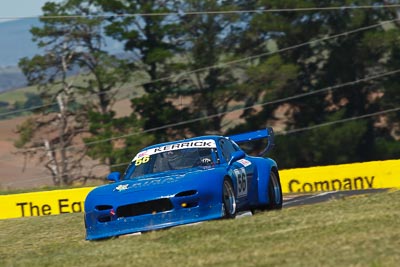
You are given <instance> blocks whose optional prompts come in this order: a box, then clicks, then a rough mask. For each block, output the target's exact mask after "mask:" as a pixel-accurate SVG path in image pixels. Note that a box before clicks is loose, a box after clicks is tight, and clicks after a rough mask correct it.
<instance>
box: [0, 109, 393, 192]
mask: <svg viewBox="0 0 400 267" xmlns="http://www.w3.org/2000/svg"><path fill="white" fill-rule="evenodd" d="M396 111H400V107H395V108H391V109H386V110H382V111H378V112H373V113H368V114H364V115H360V116H354V117H350V118H345V119H340V120H335V121H330V122H325V123H321V124H316V125H313V126H308V127H302V128H297V129H292V130H288V131H276V132H275V135H276V136H279V135H290V134H295V133H299V132H304V131H310V130H314V129H317V128H321V127H326V126H331V125H335V124H340V123H345V122H350V121H356V120H360V119H365V118H370V117H374V116H379V115H384V114H388V113H392V112H396ZM129 164H130V162H125V163H118V164H113V165H110V166H109V167H110V168H115V167H121V166H128V165H129ZM104 175H107V173H105V174H104ZM52 178H53V177H52V176H48V177H41V178H33V179H29V180H24V181H13V182H9V183H5V184H4V185H5V186H9V185H13V184H19V183H23V182H34V181H43V180H49V179H52Z"/></svg>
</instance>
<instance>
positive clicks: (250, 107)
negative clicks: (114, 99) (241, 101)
mask: <svg viewBox="0 0 400 267" xmlns="http://www.w3.org/2000/svg"><path fill="white" fill-rule="evenodd" d="M397 73H400V69H397V70H394V71H388V72H384V73H379V74H375V75H372V76H368V77H364V78H361V79H358V80H355V81H351V82H347V83H343V84H338V85H334V86H329V87H325V88H322V89H318V90H315V91H310V92H306V93H302V94H298V95H294V96H289V97H285V98H280V99H276V100H273V101H268V102H264V103H259V104H255V105H252V106H249V107H241V108H236V109H233V110H229V111H225V112H221V113H217V114H213V115H208V116H203V117H200V118H195V119H191V120H186V121H181V122H177V123H170V124H166V125H163V126H159V127H154V128H151V129H147V130H143V131H140V132H135V133H131V134H125V135H121V136H116V137H111V138H106V139H101V140H96V141H92V142H87V143H84V144H79V145H71V146H69V147H66V148H65V149H72V148H75V147H81V146H91V145H95V144H100V143H103V142H109V141H114V140H118V139H124V138H127V137H130V136H135V135H139V134H145V133H150V132H156V131H159V130H163V129H167V128H172V127H176V126H181V125H186V124H191V123H195V122H199V121H203V120H207V119H212V118H215V117H220V116H224V115H227V114H229V113H232V112H236V111H245V110H249V109H253V108H255V107H263V106H267V105H273V104H279V103H284V102H287V101H291V100H294V99H299V98H302V97H306V96H310V95H315V94H318V93H322V92H327V91H331V90H335V89H339V88H343V87H346V86H350V85H355V84H358V83H362V82H366V81H370V80H374V79H378V78H382V77H386V76H389V75H394V74H397ZM39 149H43V147H34V148H30V149H28V150H29V151H35V150H39ZM57 150H60V149H59V148H58V149H53V151H57Z"/></svg>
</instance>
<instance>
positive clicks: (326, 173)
mask: <svg viewBox="0 0 400 267" xmlns="http://www.w3.org/2000/svg"><path fill="white" fill-rule="evenodd" d="M279 174H280V178H281V184H282V191H283V193H308V192H317V191H336V190H360V189H371V188H393V187H397V188H400V160H386V161H373V162H364V163H353V164H343V165H333V166H323V167H310V168H298V169H290V170H281V171H280V172H279Z"/></svg>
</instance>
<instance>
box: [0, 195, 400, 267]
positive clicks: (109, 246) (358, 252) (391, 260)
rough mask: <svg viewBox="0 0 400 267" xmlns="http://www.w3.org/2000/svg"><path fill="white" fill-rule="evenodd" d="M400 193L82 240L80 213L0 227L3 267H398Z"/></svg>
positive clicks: (1, 223)
mask: <svg viewBox="0 0 400 267" xmlns="http://www.w3.org/2000/svg"><path fill="white" fill-rule="evenodd" d="M399 222H400V191H395V192H386V193H379V194H374V195H368V196H361V197H353V198H346V199H341V200H333V201H329V202H326V203H321V204H317V205H312V206H301V207H296V208H288V209H283V210H282V211H277V212H275V211H274V212H266V213H258V214H256V215H255V216H251V217H244V218H239V219H237V220H218V221H210V222H206V223H202V224H198V225H194V226H190V227H178V228H172V229H168V230H162V231H156V232H151V233H147V234H143V235H140V236H128V237H120V238H116V239H109V240H105V241H97V242H89V241H85V240H84V235H85V232H84V224H83V215H82V214H64V215H56V216H50V217H35V218H21V219H11V220H3V221H0V228H1V229H2V230H1V246H0V265H1V266H30V267H33V266H160V267H161V266H162V267H164V266H229V267H232V266H398V264H399V262H400V253H399V248H400V227H399Z"/></svg>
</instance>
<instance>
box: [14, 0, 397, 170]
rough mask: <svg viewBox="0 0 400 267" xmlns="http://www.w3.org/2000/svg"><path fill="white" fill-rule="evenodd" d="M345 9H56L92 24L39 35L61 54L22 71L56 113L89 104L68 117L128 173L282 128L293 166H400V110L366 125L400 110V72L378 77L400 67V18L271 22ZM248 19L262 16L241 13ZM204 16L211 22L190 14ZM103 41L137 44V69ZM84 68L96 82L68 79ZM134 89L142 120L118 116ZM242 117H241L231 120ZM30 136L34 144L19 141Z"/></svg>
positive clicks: (51, 27) (294, 4) (233, 2)
mask: <svg viewBox="0 0 400 267" xmlns="http://www.w3.org/2000/svg"><path fill="white" fill-rule="evenodd" d="M385 3H386V2H385V1H383V0H380V1H375V0H368V1H365V3H363V4H365V5H380V4H385ZM344 4H345V5H355V6H356V5H357V3H356V2H354V1H338V0H324V1H317V0H302V1H291V0H285V1H281V0H279V1H278V0H269V1H265V0H254V1H242V0H229V1H208V0H207V1H203V2H199V1H192V0H189V1H185V2H182V1H177V0H163V1H159V0H150V1H149V0H135V1H119V0H94V1H89V0H85V1H79V0H68V1H64V2H62V3H47V4H46V5H45V6H44V9H43V10H44V13H45V15H46V16H50V15H71V14H72V15H73V14H82V15H87V16H82V17H71V18H68V19H65V18H63V19H57V18H52V19H46V20H43V23H44V26H43V27H41V28H40V27H34V28H32V34H33V37H34V39H35V40H36V42H37V44H38V46H39V47H43V48H46V49H47V50H46V51H50V52H47V53H45V54H44V55H37V56H35V57H33V58H31V59H22V60H21V63H20V65H21V67H22V69H23V71H24V73H25V75H26V77H27V79H28V80H29V81H30V82H31V83H33V84H36V85H37V86H38V87H39V89H40V92H41V96H42V97H43V100H42V101H43V103H44V104H47V103H49V102H51V101H52V100H53V101H54V99H55V98H56V96H57V95H60V94H61V95H63V97H64V98H65V99H64V101H67V102H69V101H72V99H74V98H76V97H77V96H83V98H84V101H83V105H82V106H80V108H75V109H71V106H68V108H69V110H68V112H67V113H65V115H68V116H69V115H71V119H70V120H71V121H72V120H74V121H78V124H77V125H76V126H77V127H78V128H79V130H78V132H85V134H86V135H85V136H84V137H83V136H80V137H79V139H80V140H84V142H86V144H85V145H84V147H85V149H84V150H85V151H84V153H86V150H87V155H88V156H90V157H91V158H92V159H95V160H98V161H99V162H100V163H101V164H106V165H108V166H109V168H110V170H115V169H114V168H118V170H122V168H123V167H121V166H123V164H124V162H126V161H127V160H129V159H130V158H131V157H132V153H135V152H136V150H137V149H139V148H140V147H143V146H145V145H147V144H149V143H152V142H162V141H167V140H170V139H177V138H185V137H189V136H193V135H201V134H208V133H218V134H225V133H238V132H242V131H247V130H255V129H259V128H263V127H265V126H273V127H275V128H277V129H279V130H278V131H277V138H276V139H277V140H276V141H277V144H278V146H277V148H276V151H275V152H274V154H273V156H274V157H275V158H276V159H277V160H278V162H279V164H280V166H281V167H283V168H287V167H301V166H311V165H325V164H336V163H346V162H354V161H368V160H376V159H386V158H388V157H396V155H398V154H399V147H398V146H397V145H395V144H396V140H398V139H396V138H398V137H399V129H400V126H399V124H398V121H399V119H400V117H399V116H400V115H399V112H397V113H394V112H392V113H388V114H385V115H381V116H370V117H365V118H364V117H362V116H365V115H366V114H373V113H376V112H380V111H384V110H388V109H393V108H398V103H399V101H400V99H399V94H398V85H399V83H400V81H399V79H398V78H397V77H396V76H395V75H385V76H382V77H381V78H373V79H372V78H371V79H368V80H365V78H368V77H374V76H377V75H378V76H379V75H380V74H382V73H386V72H388V71H391V70H397V69H398V68H399V63H398V60H396V59H397V58H398V56H400V54H399V53H400V50H399V38H398V36H399V33H400V32H399V25H398V23H397V22H392V23H387V21H389V20H393V19H397V18H398V14H397V13H396V12H395V11H394V10H393V9H389V8H387V9H386V8H385V9H383V8H376V9H375V8H369V9H366V8H363V9H350V8H347V9H345V8H343V9H334V10H318V9H315V10H311V11H300V10H296V11H295V10H293V11H285V12H263V11H265V10H268V9H284V8H286V9H287V8H292V9H299V8H307V7H308V8H318V7H337V6H342V5H344ZM238 10H253V11H254V10H259V12H236V13H235V12H230V11H238ZM177 11H178V12H177ZM191 11H197V12H201V11H204V12H205V13H204V14H187V12H191ZM208 11H211V12H208ZM151 13H156V14H157V15H150V14H151ZM99 14H100V15H102V14H108V15H110V16H107V17H106V18H103V17H101V16H100V17H98V16H97V15H99ZM124 14H125V15H124ZM126 14H131V15H126ZM140 14H141V15H140ZM114 15H115V16H114ZM382 22H385V24H384V25H383V24H382V25H379V23H382ZM102 32H104V33H105V34H107V35H108V36H110V37H112V38H114V39H115V40H117V41H119V42H122V43H123V44H124V50H125V51H124V52H125V53H126V54H127V55H128V56H127V58H126V59H125V60H119V59H118V58H117V57H116V56H114V55H109V54H108V53H106V52H104V50H103V49H102V45H103V43H102V38H103V36H102V35H101V34H102ZM343 33H346V34H343ZM333 37H334V38H333ZM74 71H78V72H79V73H81V75H82V76H84V82H83V84H79V85H78V84H76V83H74V82H67V79H66V77H67V76H68V75H69V73H72V72H74ZM138 76H140V77H139V79H138ZM129 79H131V80H134V79H138V80H140V81H141V84H136V85H135V86H133V88H131V91H132V92H131V94H130V95H133V94H135V93H137V94H136V95H138V97H136V98H132V99H131V105H132V113H131V114H129V115H128V116H125V117H118V118H117V117H116V116H115V113H114V111H113V104H114V102H115V101H116V100H117V99H116V97H115V96H116V95H117V88H118V86H120V85H121V84H124V83H126V82H127V81H129ZM323 89H324V90H323ZM328 89H329V90H328ZM143 91H144V94H142V93H140V94H139V92H143ZM183 102H185V104H183ZM238 108H239V110H242V112H241V114H240V115H239V118H238V116H237V115H232V114H231V111H232V109H238ZM78 113H79V114H78ZM239 113H240V112H239ZM236 114H238V113H236ZM72 118H75V119H72ZM351 118H354V119H355V120H354V121H351V120H350V119H351ZM231 120H234V121H233V122H232V121H231ZM343 120H345V121H343ZM67 121H68V120H67V119H66V120H65V122H67ZM341 121H342V122H341ZM186 122H187V123H186ZM338 122H341V123H338ZM42 124H43V122H42ZM67 128H68V127H66V128H65V129H67ZM67 132H68V131H67ZM284 133H287V134H284ZM29 136H30V135H29V134H26V133H24V136H22V139H25V141H22V142H21V143H20V144H23V143H27V142H26V141H27V137H29ZM59 140H62V138H59ZM65 144H66V142H64V145H65ZM253 150H254V151H257V150H258V149H257V145H255V146H253Z"/></svg>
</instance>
